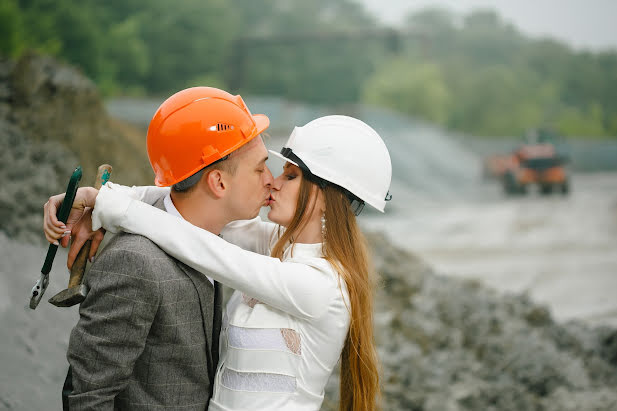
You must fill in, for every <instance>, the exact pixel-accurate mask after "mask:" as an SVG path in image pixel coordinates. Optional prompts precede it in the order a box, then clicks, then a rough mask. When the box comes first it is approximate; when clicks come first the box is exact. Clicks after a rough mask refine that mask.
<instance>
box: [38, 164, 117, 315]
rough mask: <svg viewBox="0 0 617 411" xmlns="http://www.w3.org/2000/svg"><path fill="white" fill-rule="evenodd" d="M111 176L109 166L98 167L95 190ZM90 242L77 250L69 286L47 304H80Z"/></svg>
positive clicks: (82, 296) (64, 305)
mask: <svg viewBox="0 0 617 411" xmlns="http://www.w3.org/2000/svg"><path fill="white" fill-rule="evenodd" d="M110 176H111V166H110V165H109V164H103V165H101V166H99V170H98V172H97V174H96V180H95V182H94V186H95V188H97V189H99V188H101V186H102V185H103V184H105V183H106V182H107V180H109V177H110ZM91 245H92V241H90V240H88V241H86V242H85V244H84V246H83V247H82V248H81V250H79V253H78V254H77V257H76V258H75V262H74V263H73V267H71V276H70V278H69V285H68V288H67V289H66V290H62V291H60V292H59V293H58V294H56V295H54V296H53V297H51V298H50V299H49V302H50V303H51V304H53V305H55V306H56V307H72V306H74V305H75V304H79V303H81V302H82V301H83V300H84V298H86V294H87V293H88V290H87V289H86V286H85V285H84V284H82V280H83V278H84V272H85V271H86V262H87V259H88V254H90V246H91Z"/></svg>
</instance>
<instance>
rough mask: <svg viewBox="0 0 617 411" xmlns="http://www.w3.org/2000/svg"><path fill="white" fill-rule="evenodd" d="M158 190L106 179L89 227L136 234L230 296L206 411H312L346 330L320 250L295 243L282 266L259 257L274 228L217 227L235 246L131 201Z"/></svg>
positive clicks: (335, 284) (336, 288)
mask: <svg viewBox="0 0 617 411" xmlns="http://www.w3.org/2000/svg"><path fill="white" fill-rule="evenodd" d="M164 190H165V189H157V188H150V189H143V188H132V189H129V188H126V187H122V186H118V185H116V184H109V183H108V185H107V186H105V187H104V188H103V189H101V191H100V193H99V196H98V197H97V202H96V207H95V211H94V214H93V225H94V226H95V227H98V226H103V227H105V228H106V229H108V230H109V231H112V232H116V231H118V230H123V231H127V232H132V233H136V234H140V235H144V236H146V237H148V238H150V239H151V240H152V241H154V242H155V243H157V244H158V245H159V246H160V247H161V248H162V249H163V250H165V252H167V253H168V254H170V255H173V256H174V257H176V258H178V259H179V260H181V261H182V262H184V263H185V264H187V265H190V266H192V267H193V268H195V269H197V270H199V271H201V272H202V273H205V274H208V275H209V276H211V277H212V278H214V279H215V280H217V281H220V282H221V283H223V284H226V285H228V286H230V287H232V288H234V289H235V290H237V291H235V292H234V294H233V296H232V297H231V299H230V300H229V302H228V304H227V310H226V313H225V315H224V319H223V328H222V330H221V337H220V338H221V339H220V349H221V352H220V360H219V366H218V369H217V374H216V378H215V388H214V396H213V398H212V400H211V402H210V407H209V409H210V410H319V408H320V407H321V403H322V402H323V397H324V387H325V385H326V382H327V380H328V377H329V376H330V374H331V373H332V370H333V368H334V366H335V365H336V363H337V361H338V359H339V357H340V354H341V350H342V348H343V344H344V341H345V337H346V335H347V330H348V329H349V312H348V309H347V304H346V302H347V301H348V295H347V290H346V287H345V284H344V282H343V281H342V280H340V281H339V276H338V274H337V273H336V272H335V271H334V269H333V268H332V266H331V265H330V264H329V263H328V262H327V261H326V260H325V259H323V255H322V252H321V244H295V245H294V246H293V247H289V248H288V249H287V250H286V251H285V254H284V258H283V261H282V262H281V261H280V260H278V259H275V258H271V257H268V255H269V254H270V249H271V247H272V245H273V244H274V242H275V241H276V240H277V239H278V236H277V233H276V232H275V230H276V226H275V225H274V224H271V223H265V222H263V221H261V220H260V219H259V218H256V219H254V220H249V221H242V222H236V223H232V224H230V225H228V226H227V227H225V229H224V230H223V232H222V236H223V238H224V239H225V240H227V241H230V242H232V243H234V244H237V245H238V246H240V247H242V248H239V247H237V246H235V245H232V244H230V243H228V242H227V241H224V240H222V239H221V238H219V237H217V236H215V235H213V234H212V233H209V232H207V231H204V230H202V229H200V228H197V227H195V226H193V225H191V224H190V223H188V222H186V221H184V220H181V219H179V218H177V217H174V216H172V215H169V214H167V213H165V212H162V211H161V210H158V209H156V208H154V207H151V206H149V205H147V204H145V203H142V202H140V201H138V200H140V199H143V200H146V201H151V200H152V199H153V197H154V198H157V197H161V196H163V195H165V194H166V193H167V192H168V191H164ZM131 197H132V198H131ZM246 250H250V251H246ZM256 253H259V254H262V255H259V254H256Z"/></svg>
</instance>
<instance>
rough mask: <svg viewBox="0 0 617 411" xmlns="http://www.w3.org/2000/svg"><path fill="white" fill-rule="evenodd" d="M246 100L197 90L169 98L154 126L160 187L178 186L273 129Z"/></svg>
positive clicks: (153, 159)
mask: <svg viewBox="0 0 617 411" xmlns="http://www.w3.org/2000/svg"><path fill="white" fill-rule="evenodd" d="M269 125H270V120H269V119H268V117H266V116H265V115H263V114H255V115H253V114H251V112H250V111H249V109H248V107H247V106H246V104H244V101H243V100H242V97H240V96H234V95H231V94H229V93H228V92H226V91H223V90H219V89H217V88H213V87H193V88H188V89H186V90H182V91H179V92H177V93H176V94H174V95H173V96H171V97H169V98H168V99H167V100H165V101H164V102H163V104H161V106H160V107H159V108H158V110H157V111H156V113H155V114H154V117H152V121H150V126H149V127H148V139H147V141H148V143H147V145H148V158H149V159H150V165H152V169H153V170H154V174H155V179H154V183H155V184H156V185H157V186H159V187H167V186H171V185H174V184H176V183H178V182H180V181H182V180H184V179H185V178H188V177H190V176H191V175H193V174H195V173H196V172H198V171H199V170H201V169H202V168H204V167H206V166H208V165H209V164H212V163H214V162H215V161H216V160H220V159H221V158H223V157H225V156H226V155H228V154H230V153H231V152H232V151H234V150H236V149H238V148H240V147H241V146H243V145H244V144H246V143H248V142H249V141H250V140H251V139H253V138H254V137H256V136H258V135H259V134H260V133H261V132H263V131H264V130H265V129H267V128H268V126H269Z"/></svg>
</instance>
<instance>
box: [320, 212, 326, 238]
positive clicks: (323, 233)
mask: <svg viewBox="0 0 617 411" xmlns="http://www.w3.org/2000/svg"><path fill="white" fill-rule="evenodd" d="M321 238H322V239H323V242H324V243H325V242H326V213H325V211H324V213H323V214H322V215H321Z"/></svg>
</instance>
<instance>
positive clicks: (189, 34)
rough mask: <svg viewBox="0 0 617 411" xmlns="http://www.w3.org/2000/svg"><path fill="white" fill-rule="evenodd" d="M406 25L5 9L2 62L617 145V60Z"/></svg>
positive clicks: (128, 89) (279, 5) (335, 6)
mask: <svg viewBox="0 0 617 411" xmlns="http://www.w3.org/2000/svg"><path fill="white" fill-rule="evenodd" d="M404 21H405V27H403V29H402V30H401V31H400V32H399V34H398V35H388V32H387V31H386V30H387V28H385V27H380V26H379V25H378V24H377V22H376V20H375V18H374V17H373V16H371V15H370V14H369V13H368V12H367V11H366V10H365V9H364V8H363V7H362V6H361V5H360V3H358V2H356V1H354V0H313V1H306V0H284V1H281V0H176V1H173V2H172V1H169V0H148V1H146V0H106V1H101V0H81V1H79V2H76V1H71V0H3V1H2V2H0V53H1V54H3V55H8V56H11V57H17V56H19V55H20V54H21V53H23V52H24V51H26V50H28V49H36V50H38V51H40V52H43V53H48V54H51V55H54V56H56V57H58V58H60V59H63V60H65V61H67V62H69V63H71V64H74V65H77V66H79V67H81V68H82V70H83V71H84V72H85V74H86V75H88V76H89V77H91V78H92V79H94V81H95V82H96V83H97V84H98V86H99V88H100V89H101V90H102V92H103V93H104V94H134V95H135V94H136V95H147V94H157V95H168V94H170V93H172V92H175V91H177V90H179V89H182V88H185V87H187V86H194V85H199V84H203V85H212V86H218V87H221V88H224V89H229V90H231V91H235V92H241V93H242V94H265V95H275V96H281V97H286V98H289V99H292V100H302V101H307V102H312V103H317V104H334V105H336V104H346V103H354V102H367V103H370V104H377V105H381V106H385V107H390V108H392V109H395V110H399V111H401V112H404V113H408V114H410V115H413V116H416V117H418V118H422V119H424V120H427V121H431V122H434V123H437V124H441V125H443V126H445V127H449V128H452V129H455V130H460V131H463V132H468V133H472V134H476V135H485V136H499V135H516V134H521V133H522V132H524V130H525V129H527V128H530V127H537V126H539V125H547V126H553V127H556V128H558V129H559V130H560V131H562V132H563V133H565V134H568V135H589V136H607V135H610V136H617V53H615V52H603V53H596V54H593V53H590V52H574V51H572V50H571V49H570V48H568V47H567V46H565V45H563V44H561V43H559V42H556V41H553V40H548V39H543V40H531V39H528V38H526V37H524V36H523V35H521V34H520V33H519V32H518V31H517V30H516V29H515V28H514V27H512V26H511V25H509V24H508V23H506V22H504V21H502V20H501V18H500V17H499V16H498V15H497V14H496V13H495V12H493V11H491V10H478V11H475V12H472V13H471V14H469V15H467V16H459V15H457V14H456V13H454V12H451V11H449V10H447V9H442V8H428V9H425V10H422V11H419V12H417V13H415V14H412V15H410V16H407V18H406V19H405V20H404Z"/></svg>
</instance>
